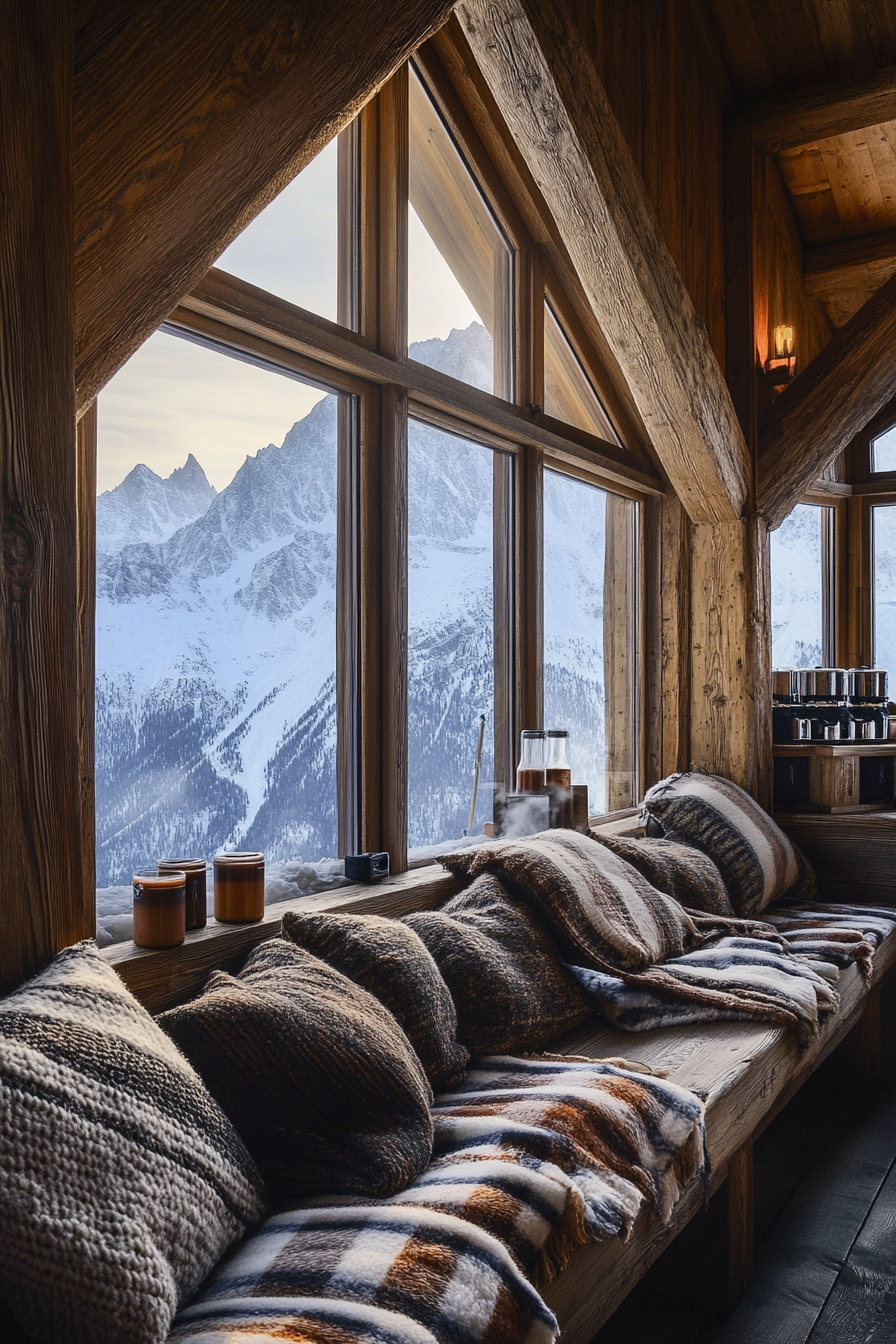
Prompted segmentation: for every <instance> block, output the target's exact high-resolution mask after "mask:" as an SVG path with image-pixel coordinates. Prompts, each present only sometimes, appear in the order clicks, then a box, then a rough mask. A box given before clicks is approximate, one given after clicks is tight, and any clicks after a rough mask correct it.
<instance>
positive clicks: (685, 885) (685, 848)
mask: <svg viewBox="0 0 896 1344" xmlns="http://www.w3.org/2000/svg"><path fill="white" fill-rule="evenodd" d="M588 834H589V835H590V836H591V838H592V839H593V840H596V841H597V842H598V844H600V845H606V847H607V849H612V851H613V853H614V854H618V855H619V857H620V859H625V861H626V863H630V864H631V865H632V867H633V868H637V870H638V872H639V873H640V874H641V875H642V877H646V878H647V881H648V882H650V883H652V885H653V886H655V887H656V889H657V891H664V892H665V893H666V895H667V896H672V897H673V898H674V899H675V900H676V901H678V903H679V905H683V906H684V908H685V909H686V910H700V911H702V912H703V913H704V914H707V915H733V914H734V910H733V909H732V908H731V901H730V900H729V898H728V888H727V887H726V886H725V883H724V880H723V878H722V874H721V873H720V872H719V870H718V867H717V866H716V864H714V863H713V861H712V859H711V858H709V857H708V855H706V854H701V853H700V851H699V850H696V849H694V847H693V845H679V844H676V843H675V841H674V840H657V839H650V838H645V839H640V838H636V837H634V836H632V837H629V838H622V837H620V836H615V835H599V834H598V833H597V832H595V831H589V832H588Z"/></svg>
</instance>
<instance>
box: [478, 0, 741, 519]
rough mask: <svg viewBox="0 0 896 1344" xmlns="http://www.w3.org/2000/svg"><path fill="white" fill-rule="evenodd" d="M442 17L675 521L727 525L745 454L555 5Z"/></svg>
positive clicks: (644, 198) (716, 375)
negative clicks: (584, 311)
mask: <svg viewBox="0 0 896 1344" xmlns="http://www.w3.org/2000/svg"><path fill="white" fill-rule="evenodd" d="M456 12H457V15H458V17H459V19H460V22H461V25H462V27H463V29H464V31H465V33H466V36H467V40H468V41H469V43H470V45H471V47H472V50H473V54H474V56H475V59H476V62H477V64H478V66H479V67H480V69H481V71H482V73H483V75H484V77H485V79H486V81H487V83H488V85H489V88H490V90H491V92H492V94H493V96H494V98H495V100H496V102H497V104H498V108H499V110H500V112H501V115H502V116H503V118H504V120H505V121H506V123H507V125H508V127H509V129H510V132H511V134H512V135H513V137H514V140H515V141H516V143H517V145H518V146H519V149H520V152H521V154H522V156H523V158H524V160H525V162H526V166H527V168H528V170H529V172H530V173H531V174H532V177H533V178H534V180H535V183H536V185H537V187H538V189H539V191H540V192H541V193H542V196H543V197H544V200H545V202H546V203H547V206H548V208H549V210H550V212H551V214H552V216H553V218H554V220H555V221H556V224H557V228H558V231H559V234H560V236H561V238H562V241H563V244H564V246H565V248H566V250H567V252H568V254H569V257H570V259H571V262H572V264H573V266H574V267H575V270H576V272H577V274H578V277H579V280H580V282H581V285H582V288H583V289H584V292H585V294H586V296H587V298H588V301H589V303H590V304H591V306H592V308H593V311H594V313H595V316H596V318H597V320H598V322H599V323H600V324H601V326H602V328H603V331H604V333H605V336H606V340H607V344H608V346H609V347H610V350H611V353H612V355H613V357H614V359H615V360H616V362H617V364H618V365H619V368H620V371H621V373H622V375H623V377H624V378H625V380H626V383H627V384H628V387H629V389H630V391H631V395H632V398H633V400H634V402H635V404H636V406H637V409H638V412H639V413H640V415H641V417H642V419H643V421H644V424H645V426H646V428H647V432H648V434H649V437H650V441H651V443H652V445H653V448H654V450H655V452H656V455H657V457H658V458H659V460H660V462H661V463H662V466H663V468H664V470H665V472H666V474H667V476H668V478H669V481H670V482H671V484H672V486H673V488H674V489H675V491H676V493H677V495H678V496H679V498H680V499H681V501H682V503H683V505H684V508H685V509H686V511H687V513H688V515H689V517H690V518H691V519H692V520H693V521H695V522H711V523H719V522H727V521H732V520H734V519H736V518H739V517H740V516H741V514H742V513H743V511H744V510H745V509H746V508H748V507H749V498H748V497H749V470H748V461H749V454H748V450H747V446H746V443H745V442H744V437H743V434H742V432H741V428H740V425H739V423H738V420H737V416H736V414H735V411H734V407H733V406H732V403H731V398H730V395H729V393H728V388H727V386H726V384H725V379H724V377H723V374H722V371H721V369H720V368H719V365H718V361H717V360H716V358H715V355H714V354H713V351H712V348H711V346H710V343H709V337H708V335H707V333H706V329H705V327H704V326H703V323H702V322H701V321H700V318H699V317H698V315H697V313H696V311H695V309H694V305H693V303H692V301H691V299H690V296H689V295H688V293H687V291H686V289H685V287H684V284H683V282H682V279H681V276H680V274H679V272H678V270H677V268H676V266H675V263H674V261H673V260H672V257H671V254H670V252H669V249H668V247H667V246H666V243H665V240H664V239H663V236H662V233H661V231H660V228H659V225H658V223H657V220H656V216H655V214H654V211H653V207H652V206H651V204H650V201H649V198H648V195H647V191H646V188H645V186H644V182H643V179H642V177H641V175H640V174H639V172H638V170H637V168H636V166H635V164H634V161H633V159H632V156H631V154H630V152H629V150H628V147H627V145H626V143H625V140H624V137H623V135H622V132H621V130H620V127H619V124H618V122H617V120H616V117H615V116H614V114H613V111H612V109H611V108H610V105H609V102H608V101H607V97H606V93H605V92H604V89H603V86H602V84H601V82H600V80H599V78H598V76H597V73H596V71H595V68H594V63H593V62H592V61H591V59H590V58H589V56H588V54H587V52H586V51H585V50H584V48H583V46H582V45H581V43H580V42H579V41H578V40H577V38H576V36H575V28H574V25H573V23H572V21H571V19H570V17H569V14H568V12H567V10H566V8H565V6H564V5H563V3H562V0H461V4H460V5H459V6H458V9H457V11H456Z"/></svg>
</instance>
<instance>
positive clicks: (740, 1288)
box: [725, 1139, 754, 1311]
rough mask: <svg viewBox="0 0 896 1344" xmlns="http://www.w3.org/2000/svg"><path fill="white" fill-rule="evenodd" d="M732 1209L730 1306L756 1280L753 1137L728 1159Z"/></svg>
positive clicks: (729, 1231) (729, 1272) (729, 1261)
mask: <svg viewBox="0 0 896 1344" xmlns="http://www.w3.org/2000/svg"><path fill="white" fill-rule="evenodd" d="M725 1191H726V1198H727V1211H728V1309H729V1311H730V1310H731V1309H732V1308H733V1307H734V1306H735V1305H736V1304H737V1302H739V1301H740V1299H741V1298H742V1297H743V1295H744V1293H745V1292H746V1291H747V1289H748V1288H749V1286H750V1284H751V1283H752V1282H753V1239H754V1230H753V1140H752V1139H748V1140H747V1142H746V1143H745V1144H744V1145H743V1146H742V1147H741V1148H738V1150H737V1152H736V1153H735V1154H734V1156H733V1157H732V1159H731V1161H730V1162H729V1163H728V1180H727V1181H726V1183H725Z"/></svg>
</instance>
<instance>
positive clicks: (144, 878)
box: [134, 868, 187, 947]
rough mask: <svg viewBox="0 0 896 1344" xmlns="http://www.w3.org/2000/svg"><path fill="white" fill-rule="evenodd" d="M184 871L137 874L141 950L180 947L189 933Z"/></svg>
mask: <svg viewBox="0 0 896 1344" xmlns="http://www.w3.org/2000/svg"><path fill="white" fill-rule="evenodd" d="M186 885H187V876H186V873H185V872H184V871H183V869H174V870H172V871H171V872H167V873H160V872H158V871H157V869H155V868H147V869H146V870H145V871H143V872H141V873H135V874H134V942H135V943H136V944H137V946H138V947H177V945H178V943H182V942H183V940H184V933H185V930H186V922H185V918H184V916H185V908H186Z"/></svg>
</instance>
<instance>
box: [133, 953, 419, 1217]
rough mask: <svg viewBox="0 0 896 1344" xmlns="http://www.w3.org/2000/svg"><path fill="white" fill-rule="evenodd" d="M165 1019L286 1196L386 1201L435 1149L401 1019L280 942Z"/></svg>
mask: <svg viewBox="0 0 896 1344" xmlns="http://www.w3.org/2000/svg"><path fill="white" fill-rule="evenodd" d="M159 1024H160V1025H161V1026H162V1027H164V1029H165V1030H166V1031H167V1032H168V1034H169V1035H170V1036H172V1037H173V1039H174V1040H175V1042H176V1043H177V1045H179V1046H180V1048H181V1050H182V1051H183V1052H184V1054H185V1055H186V1056H187V1058H188V1059H189V1060H190V1062H191V1063H192V1064H193V1066H194V1067H195V1068H196V1070H197V1072H198V1073H199V1074H200V1076H201V1077H202V1079H203V1081H204V1082H205V1084H206V1086H207V1087H208V1089H209V1091H210V1092H211V1093H212V1094H213V1096H214V1097H215V1099H216V1100H217V1101H218V1103H219V1105H220V1106H221V1108H222V1109H223V1110H224V1111H225V1112H226V1114H227V1115H228V1116H229V1117H230V1119H231V1120H232V1121H233V1123H234V1125H235V1126H236V1128H237V1130H238V1131H239V1133H240V1135H241V1137H242V1138H243V1140H244V1141H245V1143H246V1146H247V1148H248V1149H249V1151H250V1153H251V1154H252V1156H253V1157H254V1158H255V1161H256V1162H257V1164H258V1166H259V1168H260V1169H261V1172H262V1174H263V1175H264V1176H265V1178H266V1179H267V1181H268V1184H269V1186H270V1189H271V1193H272V1194H274V1195H275V1196H276V1197H278V1198H284V1197H302V1196H304V1195H312V1194H318V1193H326V1192H331V1193H338V1192H347V1193H350V1194H355V1195H368V1196H371V1197H373V1198H383V1197H386V1196H388V1195H392V1194H395V1192H396V1191H398V1190H401V1189H403V1188H404V1186H406V1185H408V1184H409V1182H410V1181H412V1180H414V1178H415V1177H416V1176H418V1175H419V1174H420V1172H421V1171H422V1170H423V1169H424V1167H425V1166H426V1164H427V1162H428V1161H429V1158H430V1154H431V1151H432V1133H433V1130H432V1117H431V1115H430V1112H429V1105H430V1103H431V1101H432V1093H431V1091H430V1087H429V1084H428V1082H427V1080H426V1075H425V1074H424V1072H423V1069H422V1068H421V1066H420V1061H419V1060H418V1059H417V1056H416V1055H415V1054H414V1051H413V1050H412V1049H411V1045H410V1042H409V1041H408V1039H407V1037H406V1036H405V1034H404V1032H403V1031H402V1030H401V1028H400V1027H399V1025H398V1023H397V1022H396V1021H395V1018H394V1017H393V1016H392V1014H391V1013H390V1012H388V1011H387V1010H386V1009H385V1008H384V1007H383V1006H382V1004H380V1003H378V1002H377V1000H376V999H375V998H373V996H372V995H370V994H368V993H367V991H366V990H364V989H362V988H361V987H360V985H355V984H353V983H352V981H351V980H349V979H347V977H346V976H344V975H340V973H339V972H338V971H335V970H334V969H333V968H332V967H331V966H327V965H326V964H325V963H324V962H323V961H319V960H318V958H317V957H313V956H312V955H311V954H310V952H305V951H303V950H302V949H301V948H299V947H296V946H295V945H294V944H293V943H288V942H286V941H284V940H283V939H280V938H276V939H271V940H270V941H269V942H265V943H262V944H261V946H260V947H258V948H256V950H255V951H254V952H253V953H252V955H251V957H250V958H249V960H248V962H247V963H246V967H245V969H244V970H243V971H241V972H240V974H239V975H238V976H232V975H226V974H225V973H224V972H223V971H216V972H215V973H214V974H213V975H212V976H211V977H210V979H209V982H208V984H207V985H206V987H205V990H204V991H203V993H202V994H200V995H199V997H198V998H196V999H193V1000H192V1001H191V1002H190V1003H186V1004H183V1005H182V1006H181V1007H179V1008H172V1009H171V1010H170V1011H169V1012H167V1013H162V1015H161V1016H160V1018H159Z"/></svg>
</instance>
